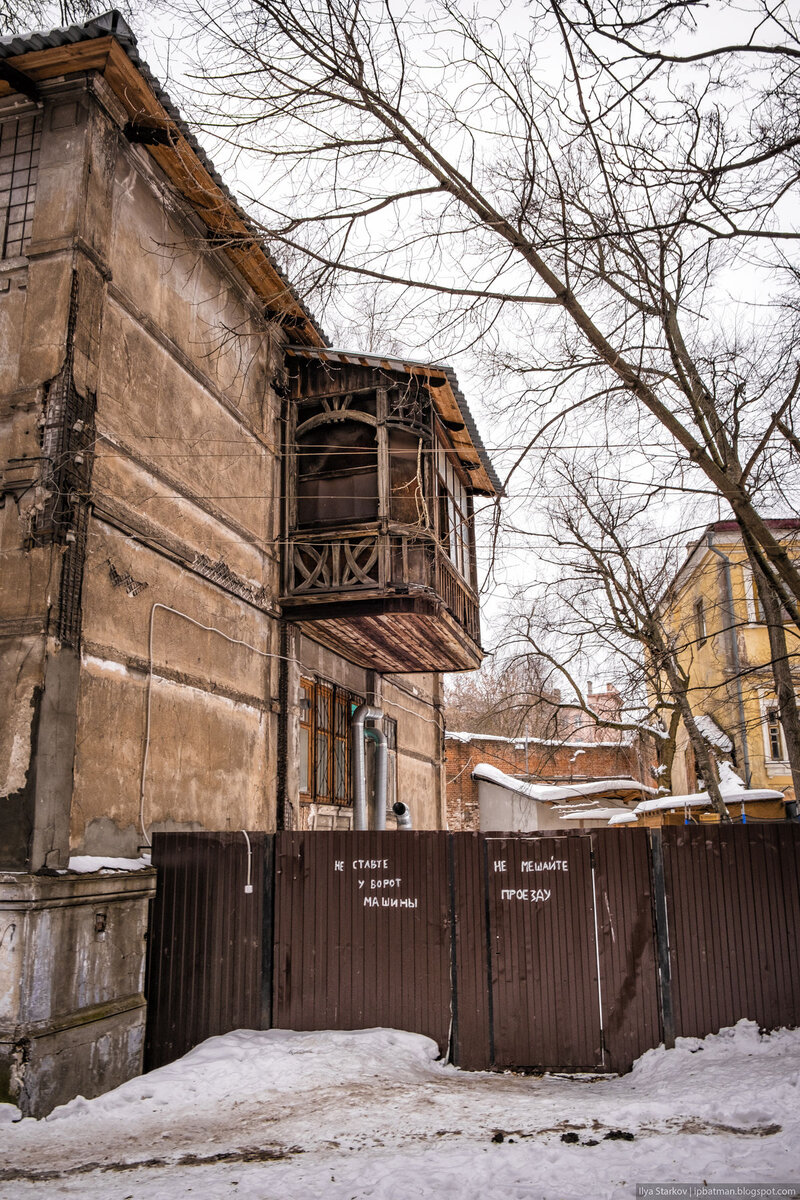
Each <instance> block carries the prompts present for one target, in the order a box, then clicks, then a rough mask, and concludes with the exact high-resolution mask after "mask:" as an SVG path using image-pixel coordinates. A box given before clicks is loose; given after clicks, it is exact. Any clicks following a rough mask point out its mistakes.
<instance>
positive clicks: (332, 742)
mask: <svg viewBox="0 0 800 1200" xmlns="http://www.w3.org/2000/svg"><path fill="white" fill-rule="evenodd" d="M300 689H301V705H300V708H301V713H300V764H299V765H300V793H301V795H302V797H303V799H307V800H313V801H317V802H319V803H321V804H338V805H346V804H350V803H352V800H353V767H352V750H351V736H350V718H351V716H352V714H353V713H354V712H355V710H356V708H357V707H358V705H359V704H361V703H363V701H362V698H361V697H360V696H356V695H354V694H353V693H351V692H349V691H348V690H347V689H346V688H340V687H337V686H336V684H333V683H328V682H326V681H325V680H321V679H316V680H311V679H302V680H301V681H300Z"/></svg>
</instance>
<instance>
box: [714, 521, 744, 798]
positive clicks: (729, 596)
mask: <svg viewBox="0 0 800 1200" xmlns="http://www.w3.org/2000/svg"><path fill="white" fill-rule="evenodd" d="M713 537H714V535H713V533H712V532H711V530H709V531H708V533H707V534H706V542H707V543H708V548H709V550H710V551H711V553H712V554H716V556H717V558H721V559H722V561H723V562H724V564H725V606H726V608H727V610H728V633H729V635H730V644H731V661H732V663H733V669H734V671H735V672H736V699H737V703H738V708H739V729H740V736H741V739H742V766H743V767H744V782H745V787H748V788H749V787H750V780H751V773H750V752H749V750H748V747H747V722H746V720H745V715H744V697H743V695H742V668H741V663H740V661H739V641H738V638H737V637H736V621H735V618H734V613H733V586H732V584H731V560H730V559H729V558H728V556H727V554H723V553H722V551H721V550H718V549H717V547H716V546H715V545H714V543H713Z"/></svg>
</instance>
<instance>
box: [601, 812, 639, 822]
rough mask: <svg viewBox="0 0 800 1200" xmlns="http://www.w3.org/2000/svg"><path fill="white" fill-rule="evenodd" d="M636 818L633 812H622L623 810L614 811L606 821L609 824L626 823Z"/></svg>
mask: <svg viewBox="0 0 800 1200" xmlns="http://www.w3.org/2000/svg"><path fill="white" fill-rule="evenodd" d="M636 820H637V817H636V813H635V812H624V811H623V812H618V813H615V814H614V816H613V817H611V818H610V819H609V822H608V823H609V825H628V824H630V823H631V822H632V821H636Z"/></svg>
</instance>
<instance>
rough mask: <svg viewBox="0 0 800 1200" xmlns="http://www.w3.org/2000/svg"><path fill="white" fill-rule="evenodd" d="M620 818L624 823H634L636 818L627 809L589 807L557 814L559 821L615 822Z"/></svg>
mask: <svg viewBox="0 0 800 1200" xmlns="http://www.w3.org/2000/svg"><path fill="white" fill-rule="evenodd" d="M617 817H622V819H623V820H625V821H635V820H636V817H635V816H634V814H633V813H632V812H631V811H630V809H627V808H599V807H598V808H594V807H590V806H586V807H584V806H583V805H581V807H580V808H574V809H572V811H571V812H563V813H559V815H558V819H559V821H608V822H609V823H610V822H611V821H615V820H616V818H617Z"/></svg>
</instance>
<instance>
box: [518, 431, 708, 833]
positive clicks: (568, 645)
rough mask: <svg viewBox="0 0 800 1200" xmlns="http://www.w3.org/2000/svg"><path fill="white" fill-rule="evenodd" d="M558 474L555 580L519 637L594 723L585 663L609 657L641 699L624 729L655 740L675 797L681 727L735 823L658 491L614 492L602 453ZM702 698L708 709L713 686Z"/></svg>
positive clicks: (528, 598) (530, 608) (525, 607)
mask: <svg viewBox="0 0 800 1200" xmlns="http://www.w3.org/2000/svg"><path fill="white" fill-rule="evenodd" d="M557 469H558V473H559V475H560V477H561V479H562V481H563V483H564V485H565V486H564V489H563V491H562V493H561V495H560V497H559V498H558V499H556V500H555V501H553V503H552V504H551V519H552V525H551V529H552V546H551V550H550V552H549V554H548V555H547V558H548V560H549V562H550V563H551V565H552V566H553V567H555V568H556V570H555V571H554V572H553V574H554V579H553V581H552V582H551V583H549V584H548V585H546V586H545V587H542V586H541V585H539V586H538V587H537V588H536V589H535V590H534V591H535V593H538V594H534V595H531V594H530V592H529V593H528V594H527V595H525V596H524V602H523V604H522V605H521V606H520V611H519V617H518V620H517V622H516V628H515V630H513V631H512V634H511V636H512V638H513V637H514V636H516V637H518V638H520V639H521V640H522V642H523V644H524V645H525V647H526V649H527V650H528V652H533V653H535V654H536V655H537V656H538V657H539V658H540V660H542V661H544V662H547V663H549V664H550V665H551V667H552V670H553V673H554V674H557V675H558V676H560V677H561V678H562V680H563V681H564V682H565V683H566V684H567V686H568V687H569V688H570V690H571V691H572V692H574V694H575V696H576V703H577V704H578V705H579V706H580V707H581V708H582V709H584V710H585V711H586V712H587V714H588V715H589V716H590V717H591V716H594V715H595V714H593V712H592V707H591V703H590V699H589V697H588V696H586V694H585V693H584V691H583V690H582V687H581V684H580V679H581V677H582V674H583V673H584V671H585V663H586V660H587V659H594V660H595V661H597V660H598V659H601V660H602V659H603V658H604V657H605V659H606V660H607V661H608V662H609V664H610V669H615V670H616V672H617V673H618V674H622V675H623V676H624V679H625V683H624V685H623V686H624V690H625V692H626V694H627V695H628V696H629V697H632V698H634V703H633V704H632V705H631V706H630V707H629V709H628V712H627V715H626V719H625V720H624V721H620V722H619V725H620V727H626V728H628V729H631V730H637V731H638V732H640V733H642V734H644V735H645V736H649V737H651V738H652V739H653V741H654V743H655V746H656V749H657V752H658V757H659V764H660V775H659V782H660V783H661V784H662V786H664V787H665V788H666V789H668V790H669V789H670V788H671V786H672V784H671V774H672V765H673V760H674V756H675V746H676V737H677V732H678V726H679V724H680V723H681V722H682V723H683V726H684V728H685V730H686V733H687V735H688V738H689V741H690V744H691V747H692V750H693V752H694V756H695V759H696V762H697V764H698V766H699V768H700V772H701V774H702V777H703V782H704V784H705V786H706V788H707V790H708V792H709V796H710V798H711V803H712V806H713V808H714V809H715V811H716V812H718V813H719V814H720V816H721V817H722V818H723V819H725V820H727V819H728V812H727V808H726V805H725V803H724V800H723V798H722V796H721V794H720V791H719V785H718V780H717V771H716V763H715V756H714V753H713V750H712V747H711V744H710V741H709V738H708V736H707V734H706V732H704V730H703V728H702V727H701V722H700V721H699V720H698V714H697V711H696V707H697V699H698V695H697V693H696V691H695V687H694V685H693V682H692V659H693V655H694V649H695V643H696V634H695V632H694V630H693V629H692V628H686V627H684V626H682V625H680V624H676V622H675V621H674V615H673V614H672V613H670V612H669V609H668V606H667V605H666V604H665V596H666V595H667V594H668V591H669V585H670V583H671V581H672V577H673V574H674V570H675V564H676V562H677V557H678V544H677V539H676V537H675V536H674V535H655V536H654V527H653V521H652V516H651V511H650V510H651V505H655V504H657V503H658V500H659V490H658V489H654V491H653V493H652V495H650V496H645V497H643V498H642V497H639V498H631V497H630V496H629V495H626V490H625V488H624V486H622V481H618V483H617V485H616V486H613V485H611V486H610V485H609V471H611V470H613V465H611V464H609V462H608V461H607V455H604V454H598V455H595V456H594V458H593V460H592V461H591V462H590V463H587V462H586V461H582V462H576V461H575V460H574V459H571V460H570V459H566V458H563V457H562V458H561V459H560V461H559V465H558V468H557ZM701 694H702V697H703V700H704V701H705V702H706V703H707V702H708V696H707V692H706V689H705V688H703V689H702V693H701ZM596 716H597V719H598V720H600V719H601V716H602V714H596ZM603 723H605V722H603Z"/></svg>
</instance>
